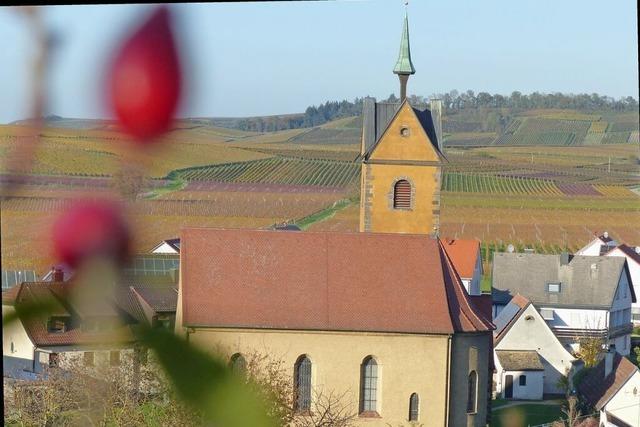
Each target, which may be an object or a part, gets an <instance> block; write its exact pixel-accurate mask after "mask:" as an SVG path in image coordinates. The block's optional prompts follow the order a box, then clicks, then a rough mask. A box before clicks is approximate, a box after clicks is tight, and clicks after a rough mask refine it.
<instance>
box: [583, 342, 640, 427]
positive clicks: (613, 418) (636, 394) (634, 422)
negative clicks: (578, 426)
mask: <svg viewBox="0 0 640 427" xmlns="http://www.w3.org/2000/svg"><path fill="white" fill-rule="evenodd" d="M578 392H579V393H580V394H581V395H582V396H583V398H584V399H585V400H586V401H587V402H588V403H589V404H590V405H591V406H593V407H594V408H595V409H596V410H597V411H599V412H600V426H606V427H609V426H615V427H626V426H638V425H640V372H639V371H638V367H637V366H636V365H634V364H633V363H631V362H630V361H629V360H628V359H627V358H626V357H623V356H621V355H620V353H618V352H616V351H615V348H613V346H611V347H610V348H609V351H608V352H607V353H606V354H605V356H604V358H603V359H602V360H601V361H600V363H599V364H598V365H596V367H595V368H593V369H592V371H591V372H589V373H588V374H587V375H586V376H585V377H584V378H583V380H582V382H581V383H580V384H579V385H578Z"/></svg>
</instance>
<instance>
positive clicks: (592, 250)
mask: <svg viewBox="0 0 640 427" xmlns="http://www.w3.org/2000/svg"><path fill="white" fill-rule="evenodd" d="M602 245H604V243H602V241H601V240H600V239H598V238H596V239H593V240H592V241H591V242H589V243H588V244H587V245H586V246H585V247H583V248H582V249H580V250H579V251H578V252H576V255H586V256H600V246H602Z"/></svg>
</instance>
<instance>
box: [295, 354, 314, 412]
mask: <svg viewBox="0 0 640 427" xmlns="http://www.w3.org/2000/svg"><path fill="white" fill-rule="evenodd" d="M293 376H294V386H295V396H296V400H295V409H296V410H297V411H309V410H311V360H309V358H308V357H307V356H305V355H302V356H300V357H299V358H298V360H297V361H296V364H295V367H294V371H293Z"/></svg>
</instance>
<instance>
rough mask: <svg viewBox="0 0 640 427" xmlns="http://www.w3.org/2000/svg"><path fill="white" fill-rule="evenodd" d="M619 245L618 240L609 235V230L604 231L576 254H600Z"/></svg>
mask: <svg viewBox="0 0 640 427" xmlns="http://www.w3.org/2000/svg"><path fill="white" fill-rule="evenodd" d="M616 246H618V242H616V241H615V240H613V239H612V238H611V237H609V233H608V232H606V231H605V232H604V233H602V234H601V235H596V237H595V238H594V239H593V240H592V241H590V242H589V243H587V244H586V245H585V246H584V247H583V248H581V249H580V250H578V251H577V252H576V255H587V256H600V255H604V254H606V253H607V252H609V251H610V250H611V249H613V248H615V247H616Z"/></svg>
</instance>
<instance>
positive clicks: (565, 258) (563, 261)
mask: <svg viewBox="0 0 640 427" xmlns="http://www.w3.org/2000/svg"><path fill="white" fill-rule="evenodd" d="M569 261H571V257H570V256H569V252H562V253H561V254H560V265H568V264H569Z"/></svg>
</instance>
